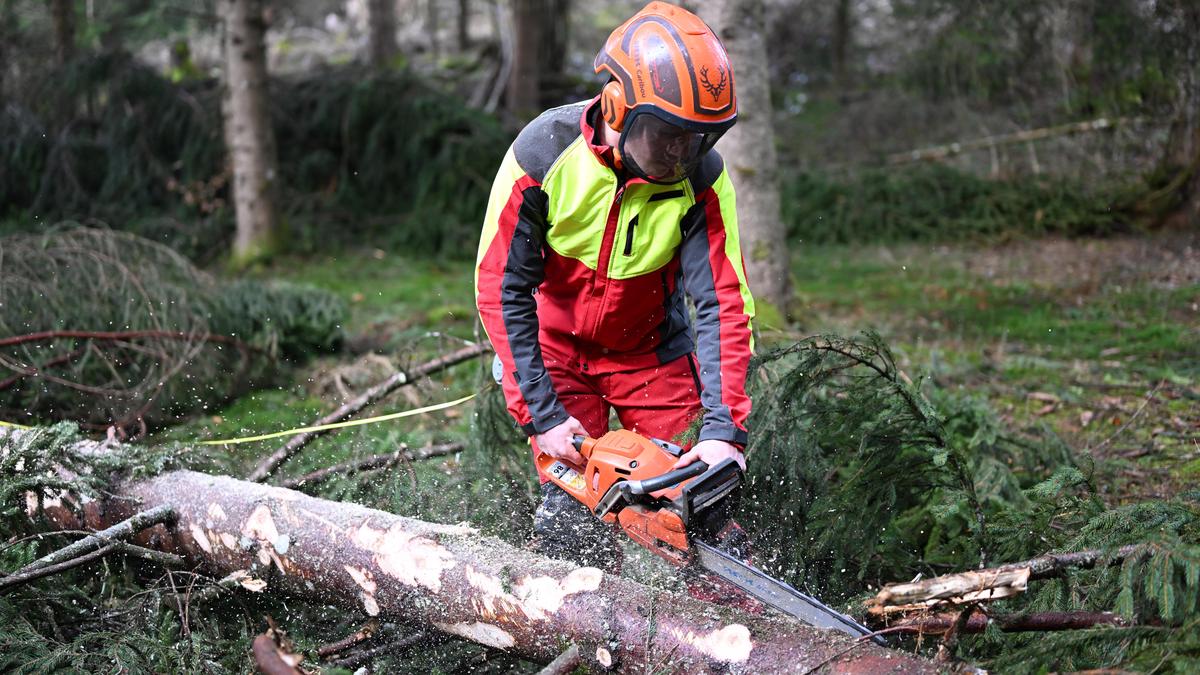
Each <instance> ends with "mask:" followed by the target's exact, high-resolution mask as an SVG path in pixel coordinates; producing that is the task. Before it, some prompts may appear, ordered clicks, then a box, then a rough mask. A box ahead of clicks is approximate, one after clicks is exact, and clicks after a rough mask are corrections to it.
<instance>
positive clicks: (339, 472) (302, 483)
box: [279, 443, 466, 490]
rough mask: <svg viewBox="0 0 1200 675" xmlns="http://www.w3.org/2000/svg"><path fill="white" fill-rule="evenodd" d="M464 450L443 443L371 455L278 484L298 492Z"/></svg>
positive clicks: (453, 444) (459, 446) (455, 444)
mask: <svg viewBox="0 0 1200 675" xmlns="http://www.w3.org/2000/svg"><path fill="white" fill-rule="evenodd" d="M465 448H466V444H464V443H443V444H441V445H430V446H426V447H424V448H418V449H416V450H409V449H407V448H401V449H400V450H397V451H395V452H389V453H386V454H383V455H372V456H370V457H364V458H362V459H357V460H354V461H352V462H343V463H342V464H335V465H333V466H330V467H326V468H324V469H317V470H316V471H312V472H310V473H306V474H304V475H303V476H297V477H296V478H288V479H287V480H282V481H280V482H279V485H280V487H285V488H291V489H293V490H298V489H301V488H305V487H312V486H313V485H316V484H317V483H322V482H324V481H327V480H329V479H330V478H333V477H334V476H348V475H350V474H355V473H361V472H363V471H373V470H375V469H385V468H387V467H389V466H393V465H395V464H399V463H401V462H415V461H419V460H422V459H429V458H431V457H441V456H444V455H453V454H454V453H456V452H462V450H463V449H465Z"/></svg>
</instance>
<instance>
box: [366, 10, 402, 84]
mask: <svg viewBox="0 0 1200 675" xmlns="http://www.w3.org/2000/svg"><path fill="white" fill-rule="evenodd" d="M399 51H400V48H399V45H398V44H397V43H396V0H367V62H368V63H370V64H371V67H372V68H386V67H388V66H389V65H391V64H392V62H393V61H394V60H395V58H396V54H398V53H399Z"/></svg>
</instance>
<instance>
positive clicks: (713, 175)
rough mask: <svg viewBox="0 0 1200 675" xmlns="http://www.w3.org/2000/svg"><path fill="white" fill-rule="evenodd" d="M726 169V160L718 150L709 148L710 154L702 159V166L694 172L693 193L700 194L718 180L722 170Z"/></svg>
mask: <svg viewBox="0 0 1200 675" xmlns="http://www.w3.org/2000/svg"><path fill="white" fill-rule="evenodd" d="M724 170H725V160H724V159H723V158H722V157H721V155H720V153H718V152H717V151H716V150H709V151H708V154H706V155H704V157H703V158H702V159H701V160H700V166H698V167H696V170H695V171H693V172H692V176H691V181H692V194H697V195H698V194H700V193H701V192H704V191H705V190H707V189H708V188H710V187H712V184H713V183H715V182H717V179H718V178H720V177H721V172H722V171H724Z"/></svg>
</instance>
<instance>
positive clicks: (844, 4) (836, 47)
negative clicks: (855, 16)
mask: <svg viewBox="0 0 1200 675" xmlns="http://www.w3.org/2000/svg"><path fill="white" fill-rule="evenodd" d="M849 47H850V0H838V1H837V6H836V7H835V8H834V12H833V43H832V44H831V45H830V48H831V51H832V53H831V55H830V56H831V59H830V60H831V61H832V65H833V81H834V85H835V86H836V87H837V88H838V94H839V95H841V96H845V95H847V94H849V93H850V91H849V90H850V79H849V77H848V74H849V68H848V67H847V63H846V57H847V53H848V52H849V51H850V50H849Z"/></svg>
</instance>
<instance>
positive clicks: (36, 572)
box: [0, 541, 186, 593]
mask: <svg viewBox="0 0 1200 675" xmlns="http://www.w3.org/2000/svg"><path fill="white" fill-rule="evenodd" d="M110 553H126V554H129V555H132V556H136V557H138V558H142V559H145V560H150V561H152V562H156V563H159V564H160V565H163V566H164V567H172V568H174V567H183V566H184V565H185V564H186V563H185V561H184V559H183V558H181V557H179V556H177V555H175V554H173V553H164V552H162V551H154V550H151V549H148V548H143V547H141V546H134V545H133V544H128V543H126V542H123V541H114V542H112V543H111V544H107V545H105V546H102V547H100V548H98V549H95V550H92V551H88V552H87V553H84V554H83V555H80V556H77V557H75V558H68V559H66V560H63V561H61V562H57V563H54V564H52V565H41V566H38V567H33V566H32V565H30V566H27V567H24V568H22V569H20V570H18V571H16V572H13V573H12V574H9V575H7V576H5V577H3V578H0V593H7V592H9V591H11V590H12V589H14V588H16V587H17V586H21V585H24V584H27V583H29V582H31V581H37V580H38V579H42V578H45V577H49V576H53V575H55V574H58V573H59V572H65V571H67V570H69V569H74V568H76V567H80V566H82V565H86V564H88V563H90V562H92V561H95V560H99V559H100V558H103V557H104V556H106V555H108V554H110Z"/></svg>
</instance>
